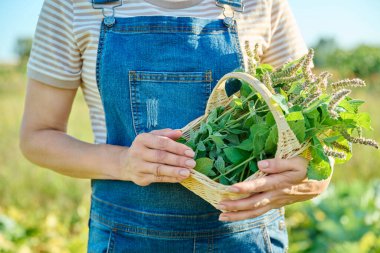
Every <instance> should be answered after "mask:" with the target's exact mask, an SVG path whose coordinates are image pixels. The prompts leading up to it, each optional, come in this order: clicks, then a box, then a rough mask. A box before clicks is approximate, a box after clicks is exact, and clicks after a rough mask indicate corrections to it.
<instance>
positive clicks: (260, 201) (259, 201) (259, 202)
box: [218, 192, 281, 211]
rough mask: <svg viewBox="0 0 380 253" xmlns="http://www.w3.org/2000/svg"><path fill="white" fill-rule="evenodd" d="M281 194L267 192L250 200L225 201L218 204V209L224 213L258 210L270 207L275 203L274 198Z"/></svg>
mask: <svg viewBox="0 0 380 253" xmlns="http://www.w3.org/2000/svg"><path fill="white" fill-rule="evenodd" d="M279 194H281V193H280V192H265V193H261V194H255V195H252V196H250V197H248V198H244V199H238V200H224V201H221V202H220V203H219V204H218V209H220V210H224V211H243V210H252V209H258V208H261V207H263V206H266V205H269V204H270V203H271V202H272V201H274V196H276V195H279Z"/></svg>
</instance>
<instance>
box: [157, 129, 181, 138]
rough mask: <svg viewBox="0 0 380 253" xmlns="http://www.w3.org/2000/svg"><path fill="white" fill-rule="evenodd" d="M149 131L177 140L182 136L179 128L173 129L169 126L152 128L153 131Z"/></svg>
mask: <svg viewBox="0 0 380 253" xmlns="http://www.w3.org/2000/svg"><path fill="white" fill-rule="evenodd" d="M150 133H151V134H154V135H160V136H165V137H168V138H170V139H172V140H177V139H178V138H179V137H181V136H182V131H181V130H179V129H175V130H173V129H171V128H165V129H159V130H153V131H150Z"/></svg>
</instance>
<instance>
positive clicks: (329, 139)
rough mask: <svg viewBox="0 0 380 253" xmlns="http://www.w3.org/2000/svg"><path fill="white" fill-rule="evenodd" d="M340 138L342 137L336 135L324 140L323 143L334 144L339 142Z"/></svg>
mask: <svg viewBox="0 0 380 253" xmlns="http://www.w3.org/2000/svg"><path fill="white" fill-rule="evenodd" d="M339 138H341V135H340V134H339V135H335V136H329V137H326V138H324V139H323V142H325V143H333V142H334V141H337V140H338V139H339Z"/></svg>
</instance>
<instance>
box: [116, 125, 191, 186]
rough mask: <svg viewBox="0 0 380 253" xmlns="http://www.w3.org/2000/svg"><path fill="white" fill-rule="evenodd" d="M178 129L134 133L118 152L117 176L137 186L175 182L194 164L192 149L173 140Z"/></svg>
mask: <svg viewBox="0 0 380 253" xmlns="http://www.w3.org/2000/svg"><path fill="white" fill-rule="evenodd" d="M181 136H182V132H181V131H180V130H172V129H161V130H154V131H151V132H149V133H142V134H139V135H137V136H136V138H135V140H134V141H133V143H132V145H131V146H130V147H129V148H128V149H125V150H123V151H122V152H121V156H120V163H121V166H120V168H121V171H120V177H121V179H122V180H128V181H132V182H134V183H135V184H137V185H140V186H147V185H149V184H151V183H154V182H168V183H178V182H180V181H182V180H184V179H186V178H187V177H188V176H189V175H190V170H189V169H192V168H194V167H195V161H194V159H193V157H194V151H193V150H192V149H191V148H189V147H188V146H186V145H184V144H182V143H179V142H176V141H175V140H176V139H178V138H179V137H181Z"/></svg>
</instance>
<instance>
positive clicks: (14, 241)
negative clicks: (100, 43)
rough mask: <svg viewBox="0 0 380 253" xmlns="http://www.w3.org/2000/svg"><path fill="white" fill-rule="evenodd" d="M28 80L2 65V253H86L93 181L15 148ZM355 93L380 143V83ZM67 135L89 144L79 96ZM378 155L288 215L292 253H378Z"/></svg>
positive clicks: (364, 153)
mask: <svg viewBox="0 0 380 253" xmlns="http://www.w3.org/2000/svg"><path fill="white" fill-rule="evenodd" d="M25 85H26V79H25V74H24V70H22V69H19V68H18V67H17V66H7V65H0V196H1V197H0V252H22V253H28V252H85V251H86V242H87V232H88V230H87V219H88V209H89V196H90V184H89V180H77V179H72V178H68V177H65V176H61V175H58V174H56V173H54V172H51V171H49V170H47V169H43V168H39V167H37V166H35V165H33V164H31V163H29V162H28V161H26V160H25V159H24V158H23V156H22V154H21V153H20V150H19V148H18V132H19V126H20V122H21V116H22V111H23V106H24V101H23V100H24V96H25ZM370 85H371V86H372V87H368V88H366V89H363V90H361V91H357V92H355V93H354V95H353V97H356V98H360V99H364V100H366V101H367V104H366V105H365V106H364V108H363V109H364V110H366V111H369V112H370V114H371V116H372V118H373V124H372V126H373V128H374V129H376V130H377V131H376V132H372V133H366V135H367V136H368V137H372V138H375V139H376V140H378V141H379V140H380V115H379V108H380V99H379V95H380V92H379V90H380V89H378V87H380V79H379V78H378V77H375V78H373V79H371V84H370ZM69 134H71V135H73V136H75V137H77V138H79V139H81V140H85V141H89V142H92V140H93V137H92V134H91V131H90V122H89V116H88V110H87V107H86V104H85V103H84V100H83V97H82V94H81V92H79V93H78V96H77V98H76V100H75V105H74V108H73V111H72V115H71V117H70V122H69ZM379 168H380V152H379V151H377V150H374V149H371V148H369V147H363V146H355V147H354V159H353V160H351V161H350V162H349V163H348V164H347V165H344V166H339V167H336V169H335V175H334V177H333V181H334V184H333V185H331V187H330V188H329V191H328V192H326V193H325V194H323V195H322V196H321V197H319V198H317V199H316V200H313V201H308V202H305V203H299V204H295V205H292V206H291V207H288V208H287V216H288V230H289V232H290V240H291V245H290V252H345V253H350V252H355V253H358V252H359V253H360V252H380V221H379V220H380V183H379V181H377V180H376V179H378V178H380V172H379Z"/></svg>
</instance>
